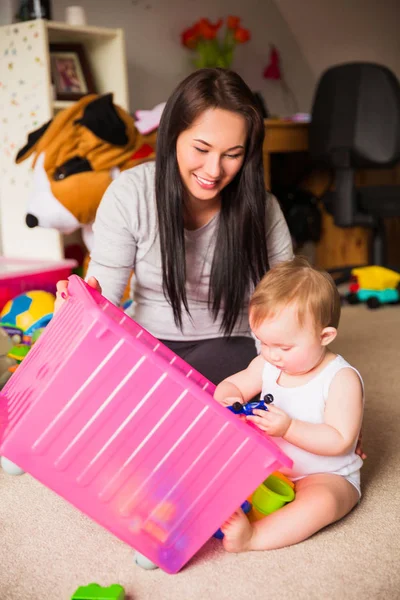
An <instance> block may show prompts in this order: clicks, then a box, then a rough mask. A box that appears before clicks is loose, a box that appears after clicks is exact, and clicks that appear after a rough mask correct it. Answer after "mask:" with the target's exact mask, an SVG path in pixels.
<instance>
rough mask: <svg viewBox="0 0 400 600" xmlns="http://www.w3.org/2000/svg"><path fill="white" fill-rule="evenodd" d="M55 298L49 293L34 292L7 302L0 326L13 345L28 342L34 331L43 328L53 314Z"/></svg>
mask: <svg viewBox="0 0 400 600" xmlns="http://www.w3.org/2000/svg"><path fill="white" fill-rule="evenodd" d="M54 302H55V297H54V296H53V294H50V293H49V292H43V291H39V290H38V291H36V290H33V291H31V292H26V293H25V294H20V295H19V296H16V297H15V298H13V299H12V300H9V301H8V302H7V304H6V305H5V306H4V308H3V310H2V311H1V313H0V326H1V327H3V329H4V330H5V331H6V332H7V333H8V335H9V336H10V337H11V339H12V341H13V342H14V344H19V343H21V342H22V341H24V342H25V341H27V340H29V341H30V338H31V336H32V334H33V333H34V331H36V329H39V328H42V327H45V326H46V325H47V323H48V322H49V321H50V319H51V317H52V316H53V312H54Z"/></svg>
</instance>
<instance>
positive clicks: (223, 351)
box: [161, 337, 257, 384]
mask: <svg viewBox="0 0 400 600" xmlns="http://www.w3.org/2000/svg"><path fill="white" fill-rule="evenodd" d="M161 341H162V342H163V344H165V345H166V346H168V348H170V349H171V350H172V351H173V352H175V354H177V355H178V356H180V357H181V358H183V360H185V361H186V362H187V363H189V365H191V366H192V367H194V368H195V369H196V370H197V371H199V373H201V374H202V375H204V376H205V377H207V379H209V380H210V381H212V383H215V384H218V383H219V382H220V381H222V380H223V379H225V377H228V376H229V375H233V374H234V373H236V372H237V371H241V370H242V369H245V368H246V367H247V366H248V364H249V363H250V362H251V361H252V360H253V358H255V357H256V356H257V351H256V345H255V341H254V340H253V338H249V337H230V338H223V337H222V338H213V339H210V340H197V341H191V342H176V341H171V340H161Z"/></svg>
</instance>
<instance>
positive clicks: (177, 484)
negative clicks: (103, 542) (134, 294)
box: [0, 275, 292, 573]
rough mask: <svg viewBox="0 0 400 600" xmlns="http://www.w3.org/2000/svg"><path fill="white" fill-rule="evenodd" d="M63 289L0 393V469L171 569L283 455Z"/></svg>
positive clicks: (99, 308)
mask: <svg viewBox="0 0 400 600" xmlns="http://www.w3.org/2000/svg"><path fill="white" fill-rule="evenodd" d="M68 295H69V297H68V300H67V301H66V302H65V303H64V305H63V306H62V308H61V309H60V311H59V312H57V314H56V315H55V317H54V318H53V319H52V320H51V321H50V323H49V324H48V326H47V327H46V329H45V331H44V332H43V334H42V335H41V337H40V338H39V340H38V341H37V342H36V343H35V345H34V346H33V348H32V350H31V351H30V352H29V354H28V355H27V357H26V358H25V359H24V360H23V362H22V364H21V365H20V366H19V367H18V369H17V371H16V372H15V374H14V375H13V376H12V377H11V379H10V380H9V381H8V382H7V384H6V386H5V387H4V388H3V390H2V392H1V393H0V422H1V423H2V428H1V429H0V454H1V456H2V465H3V468H4V467H5V468H6V470H7V471H8V470H10V469H12V466H15V465H17V466H18V467H19V468H20V469H21V470H24V471H27V472H28V473H30V474H31V475H32V476H33V477H35V478H37V479H38V480H39V481H41V482H42V483H44V484H45V485H47V486H48V487H49V488H51V489H52V490H54V491H55V492H56V493H58V494H59V495H60V496H62V497H64V498H65V499H66V500H68V501H69V502H71V503H72V504H73V505H74V506H76V507H77V508H79V509H80V510H82V511H83V512H84V513H86V514H87V515H88V516H90V517H91V518H93V519H94V520H95V521H97V522H98V523H99V524H101V525H103V526H104V527H105V528H106V529H108V530H109V531H111V532H112V533H114V534H115V535H116V536H117V537H119V538H120V539H121V540H123V541H125V542H126V543H127V544H129V545H131V546H132V547H133V548H135V549H136V550H137V551H139V552H140V553H141V554H142V555H144V556H145V557H146V558H147V559H148V562H150V564H151V563H154V564H156V565H158V566H160V567H162V568H163V569H164V570H165V571H167V572H169V573H176V572H177V571H179V569H181V568H182V566H183V565H184V564H186V563H187V561H188V560H190V558H191V557H192V556H193V555H194V554H195V553H196V552H197V551H198V549H199V548H200V547H201V546H202V545H203V544H204V543H205V542H206V541H207V540H208V539H209V538H210V537H211V536H212V535H213V534H214V532H215V531H217V529H218V528H219V527H220V525H221V523H223V522H224V521H226V519H227V518H228V517H229V516H230V515H232V513H233V512H234V511H235V509H236V508H237V507H238V506H240V504H241V503H242V502H243V498H244V497H245V498H246V497H248V496H249V495H250V494H251V493H252V492H253V491H254V490H255V489H256V487H257V486H258V485H259V484H260V482H262V481H265V479H266V478H267V477H268V475H270V474H271V473H272V472H273V471H275V470H279V469H280V468H282V467H288V468H291V466H292V461H291V460H290V459H289V458H288V457H287V456H286V455H285V454H283V452H282V451H281V450H280V449H279V448H278V446H277V445H276V444H275V443H274V442H273V441H272V440H271V439H270V438H269V437H268V436H267V435H265V434H264V433H262V432H261V431H260V430H255V429H253V428H252V427H250V426H249V425H248V424H247V423H245V422H243V421H242V420H241V419H238V418H237V417H236V416H235V415H234V414H232V413H231V412H230V411H227V410H225V408H224V407H222V406H221V405H220V404H218V403H217V402H216V401H215V400H214V399H213V393H214V389H215V386H214V385H213V384H212V383H211V382H210V381H208V380H207V379H206V378H205V377H203V376H202V375H201V374H200V373H198V372H197V371H195V370H194V369H193V368H192V367H190V366H189V365H188V364H187V363H185V362H184V361H183V360H182V359H181V358H179V357H178V356H177V355H176V354H174V353H173V352H172V351H171V350H170V349H169V348H167V347H166V346H164V345H163V344H162V343H161V342H159V341H158V340H157V339H156V338H154V337H153V336H152V335H150V333H148V332H147V331H146V330H144V329H143V328H142V327H140V325H138V324H137V323H135V321H133V320H132V319H130V318H129V317H128V316H127V315H126V314H125V313H124V312H123V311H122V310H120V309H119V308H117V307H116V306H114V305H113V304H111V303H110V302H109V301H108V300H106V299H105V298H104V297H103V296H101V295H100V294H99V293H98V292H97V291H96V290H94V289H92V288H90V287H89V286H88V285H87V284H86V283H85V282H84V281H82V280H81V279H79V277H77V276H76V275H73V276H71V277H70V278H69V286H68ZM254 457H256V458H257V459H256V460H254ZM153 566H154V565H153Z"/></svg>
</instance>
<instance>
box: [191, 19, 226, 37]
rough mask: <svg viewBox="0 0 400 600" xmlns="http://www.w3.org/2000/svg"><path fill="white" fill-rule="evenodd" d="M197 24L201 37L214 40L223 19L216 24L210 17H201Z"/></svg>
mask: <svg viewBox="0 0 400 600" xmlns="http://www.w3.org/2000/svg"><path fill="white" fill-rule="evenodd" d="M196 25H197V27H198V31H199V34H200V35H201V37H203V38H204V39H205V40H214V39H215V38H216V37H217V31H218V29H219V28H220V27H221V25H222V19H219V21H217V22H216V23H215V25H213V24H212V23H211V21H209V20H208V19H200V21H199V22H198V23H197V24H196Z"/></svg>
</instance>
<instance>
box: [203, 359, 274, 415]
mask: <svg viewBox="0 0 400 600" xmlns="http://www.w3.org/2000/svg"><path fill="white" fill-rule="evenodd" d="M263 368H264V359H263V358H262V356H256V358H254V359H253V360H252V361H251V363H250V364H249V366H248V367H247V368H246V369H244V370H243V371H239V372H238V373H235V374H234V375H231V376H230V377H227V378H226V379H224V380H223V381H221V383H219V384H218V385H217V387H216V389H215V392H214V398H215V400H217V402H219V403H220V404H223V405H224V406H228V405H230V404H233V403H234V402H235V401H236V402H237V401H239V402H242V403H244V402H248V401H249V400H251V399H252V398H254V396H256V395H257V394H259V393H260V392H261V389H262V372H263Z"/></svg>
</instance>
